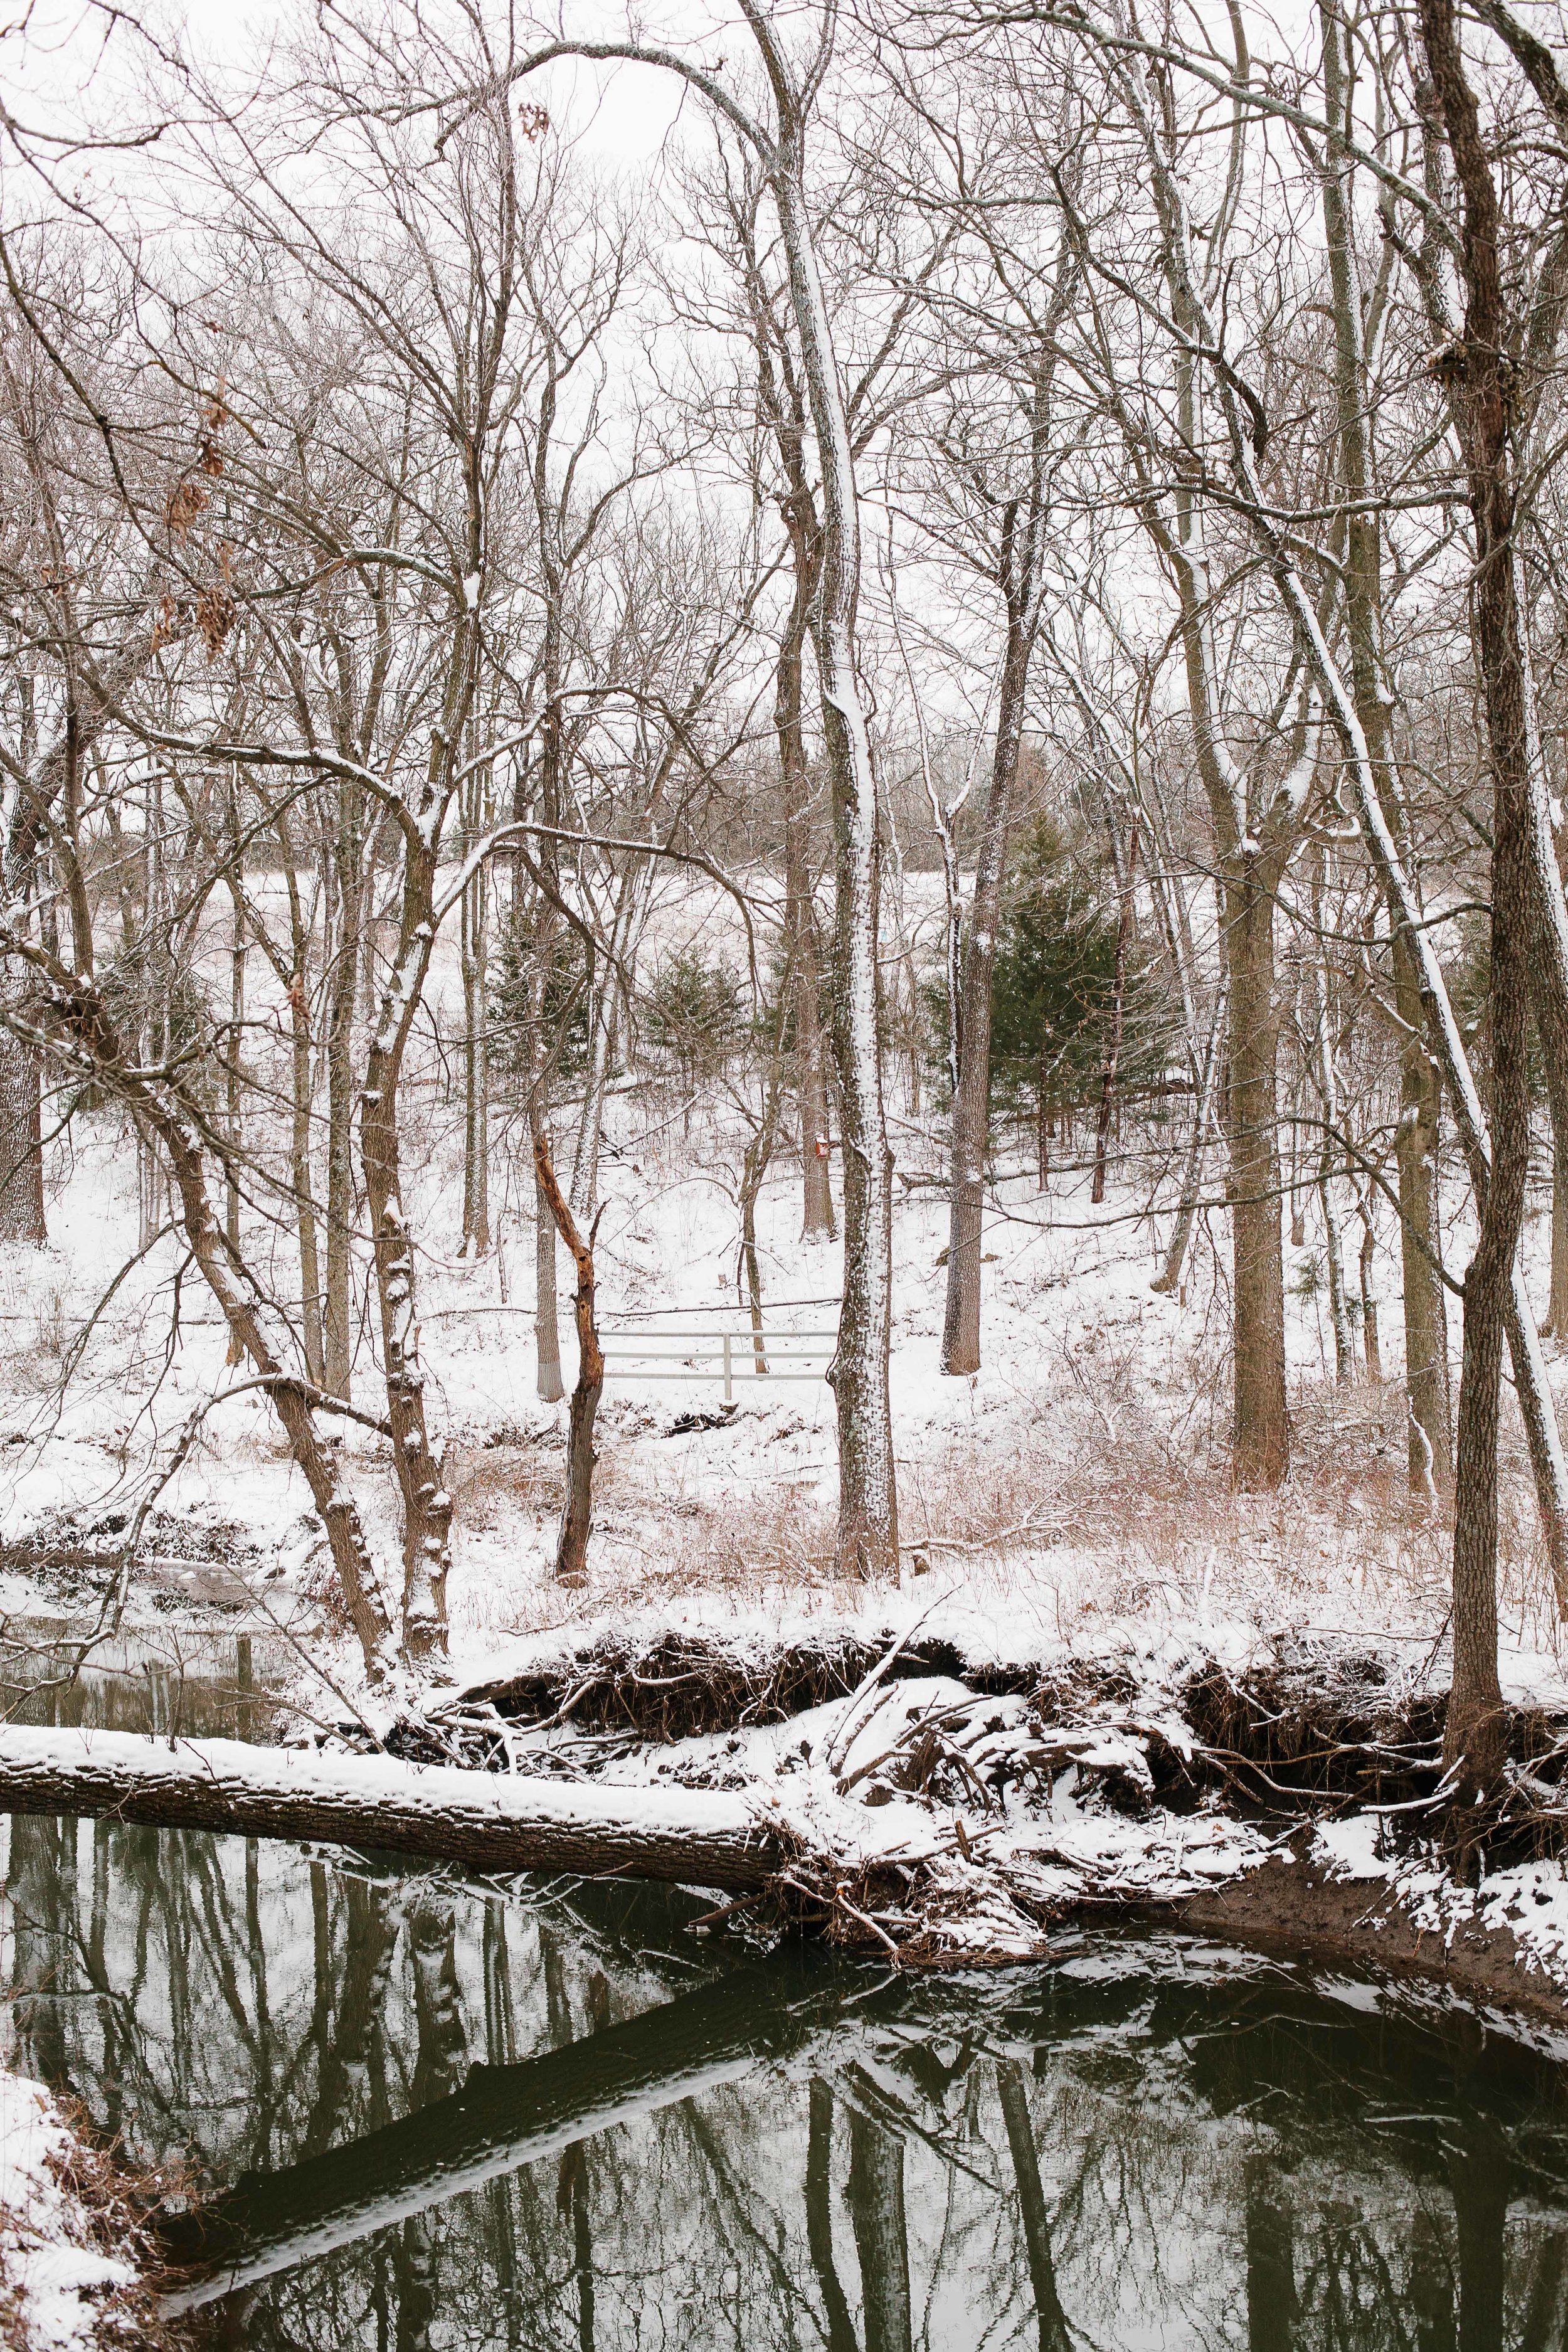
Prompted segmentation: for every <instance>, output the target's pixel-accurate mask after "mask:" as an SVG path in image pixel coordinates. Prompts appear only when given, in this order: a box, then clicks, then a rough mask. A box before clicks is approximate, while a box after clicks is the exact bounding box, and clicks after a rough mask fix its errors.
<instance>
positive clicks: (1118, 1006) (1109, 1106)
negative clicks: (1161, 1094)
mask: <svg viewBox="0 0 1568 2352" xmlns="http://www.w3.org/2000/svg"><path fill="white" fill-rule="evenodd" d="M1137 873H1138V813H1137V811H1136V810H1134V811H1133V813H1132V822H1131V825H1130V826H1129V827H1128V834H1127V872H1126V874H1125V876H1124V877H1123V878H1122V884H1121V915H1120V917H1119V919H1118V921H1117V925H1116V971H1115V978H1114V981H1113V982H1112V988H1111V1000H1110V1044H1109V1045H1108V1046H1107V1047H1106V1053H1105V1067H1104V1069H1103V1071H1102V1072H1101V1075H1100V1119H1099V1123H1098V1125H1097V1127H1096V1129H1095V1136H1094V1184H1093V1187H1092V1190H1091V1192H1090V1194H1089V1198H1090V1200H1091V1201H1092V1202H1094V1204H1095V1206H1096V1207H1097V1208H1098V1207H1099V1205H1100V1202H1102V1201H1103V1200H1104V1198H1105V1167H1106V1160H1107V1158H1108V1156H1109V1153H1110V1114H1111V1112H1112V1110H1113V1109H1114V1108H1115V1105H1116V1073H1117V1070H1118V1068H1119V1066H1120V1065H1121V1032H1122V1027H1123V1024H1124V1021H1125V1016H1126V1003H1127V960H1128V957H1129V955H1130V954H1131V948H1132V926H1133V921H1134V918H1135V916H1136V913H1137V903H1136V897H1135V882H1136V877H1137Z"/></svg>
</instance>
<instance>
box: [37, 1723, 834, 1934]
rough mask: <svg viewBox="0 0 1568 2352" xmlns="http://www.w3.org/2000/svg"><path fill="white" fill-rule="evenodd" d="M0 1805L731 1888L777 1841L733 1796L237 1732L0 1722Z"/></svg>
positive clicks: (754, 1874)
mask: <svg viewBox="0 0 1568 2352" xmlns="http://www.w3.org/2000/svg"><path fill="white" fill-rule="evenodd" d="M0 1811H4V1812H14V1813H77V1814H85V1815H89V1816H93V1817H99V1816H107V1817H109V1818H110V1819H112V1820H115V1821H121V1822H137V1823H141V1824H142V1825H144V1826H146V1827H148V1828H152V1829H184V1830H216V1831H219V1832H231V1833H233V1834H235V1835H237V1836H242V1837H265V1838H287V1839H292V1840H301V1839H320V1840H322V1841H325V1842H327V1843H337V1844H342V1845H354V1846H368V1847H371V1848H374V1849H375V1850H377V1851H379V1852H382V1853H406V1854H416V1855H417V1856H419V1857H420V1858H421V1859H423V1860H426V1861H433V1862H452V1863H458V1864H462V1866H463V1867H464V1868H466V1869H469V1870H483V1871H508V1870H552V1871H570V1872H572V1873H574V1874H575V1875H577V1876H579V1877H583V1878H611V1877H621V1876H625V1877H631V1878H659V1879H667V1880H674V1881H675V1882H677V1883H678V1884H681V1885H699V1886H717V1887H724V1888H732V1889H735V1890H737V1891H740V1892H745V1891H746V1890H748V1889H750V1888H752V1887H759V1886H765V1885H767V1884H768V1882H769V1880H770V1879H771V1878H772V1877H773V1874H775V1873H776V1872H777V1871H778V1870H780V1869H781V1868H782V1867H783V1866H784V1863H785V1861H786V1860H787V1858H788V1857H787V1855H786V1853H785V1850H784V1842H783V1840H782V1839H781V1838H780V1836H779V1834H778V1832H776V1831H775V1830H770V1829H768V1828H766V1827H764V1826H763V1825H762V1824H761V1823H760V1822H759V1821H758V1820H757V1817H756V1814H755V1811H754V1809H753V1808H752V1806H751V1805H750V1804H749V1803H748V1801H746V1799H745V1798H744V1797H742V1796H731V1795H726V1794H721V1793H720V1792H718V1791H714V1790H704V1789H681V1788H665V1789H638V1788H606V1787H605V1786H604V1784H603V1783H602V1782H596V1783H595V1784H594V1785H593V1786H591V1787H590V1786H585V1785H584V1783H583V1782H581V1781H575V1780H547V1779H544V1778H538V1779H534V1778H524V1777H523V1776H522V1775H521V1774H516V1773H499V1772H468V1771H462V1770H458V1769H454V1768H453V1767H451V1766H449V1765H428V1764H405V1763H401V1762H399V1761H397V1760H396V1759H395V1758H392V1757H384V1756H321V1755H318V1754H316V1753H314V1752H310V1753H307V1752H303V1751H301V1750H300V1749H297V1748H253V1747H249V1746H247V1744H246V1743H245V1742H244V1741H241V1740H237V1739H165V1738H142V1737H140V1736H138V1735H136V1734H133V1733H130V1732H113V1731H59V1730H47V1731H43V1730H40V1731H35V1730H28V1729H24V1728H22V1727H20V1726H17V1725H6V1726H5V1727H3V1728H0Z"/></svg>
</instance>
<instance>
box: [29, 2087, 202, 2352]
mask: <svg viewBox="0 0 1568 2352" xmlns="http://www.w3.org/2000/svg"><path fill="white" fill-rule="evenodd" d="M0 2341H3V2342H4V2343H5V2345H7V2346H8V2347H15V2352H110V2347H119V2346H135V2345H151V2344H153V2343H156V2342H162V2341H163V2336H162V2334H161V2333H159V2334H154V2333H153V2321H152V2302H151V2297H150V2296H149V2295H148V2294H146V2293H145V2292H144V2291H143V2290H142V2287H141V2285H140V2284H139V2276H138V2271H137V2264H136V2249H135V2244H134V2241H133V2237H132V2222H131V2217H130V2215H129V2214H128V2212H127V2211H126V2210H124V2208H123V2205H122V2203H121V2200H120V2199H119V2197H118V2195H117V2194H116V2193H115V2190H114V2189H113V2186H112V2175H111V2173H110V2168H109V2167H108V2165H107V2164H106V2162H105V2160H104V2159H103V2158H101V2157H100V2156H99V2155H97V2154H96V2152H94V2151H92V2150H89V2149H87V2148H85V2147H83V2146H82V2145H81V2143H80V2142H79V2140H78V2139H77V2138H76V2137H75V2135H74V2134H73V2132H72V2131H71V2129H70V2127H69V2126H68V2123H67V2122H66V2119H65V2117H64V2116H62V2114H61V2112H60V2109H59V2107H58V2105H57V2103H56V2101H55V2100H54V2099H53V2098H52V2097H51V2096H50V2095H49V2093H48V2092H47V2090H45V2089H44V2087H43V2085H42V2084H38V2083H32V2082H28V2081H27V2080H26V2079H25V2077H23V2076H21V2075H18V2074H7V2073H5V2072H4V2071H3V2070H0Z"/></svg>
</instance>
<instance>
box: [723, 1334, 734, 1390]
mask: <svg viewBox="0 0 1568 2352" xmlns="http://www.w3.org/2000/svg"><path fill="white" fill-rule="evenodd" d="M734 1401H735V1390H734V1385H733V1382H732V1381H731V1373H730V1334H729V1333H728V1331H726V1332H725V1334H724V1402H725V1403H726V1404H732V1403H733V1402H734Z"/></svg>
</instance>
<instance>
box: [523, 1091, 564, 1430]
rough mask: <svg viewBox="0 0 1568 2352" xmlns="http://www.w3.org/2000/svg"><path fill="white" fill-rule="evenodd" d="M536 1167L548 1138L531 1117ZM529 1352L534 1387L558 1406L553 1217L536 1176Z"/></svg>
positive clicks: (540, 1121) (558, 1315)
mask: <svg viewBox="0 0 1568 2352" xmlns="http://www.w3.org/2000/svg"><path fill="white" fill-rule="evenodd" d="M530 1134H531V1140H532V1145H533V1155H534V1160H535V1162H536V1163H537V1160H538V1157H539V1153H540V1151H541V1150H544V1151H546V1152H548V1150H549V1149H550V1144H549V1138H548V1135H547V1132H546V1129H545V1125H544V1121H543V1119H542V1118H541V1117H540V1116H539V1115H538V1114H537V1113H535V1115H534V1117H533V1118H532V1120H531V1126H530ZM533 1349H534V1358H535V1365H536V1370H535V1374H534V1386H535V1388H536V1390H537V1391H538V1393H539V1396H540V1398H541V1400H542V1402H543V1403H545V1404H559V1403H560V1402H561V1400H562V1398H563V1396H564V1395H565V1393H566V1383H565V1381H563V1379H562V1377H561V1310H560V1303H559V1300H558V1299H557V1297H556V1291H555V1216H554V1212H553V1211H552V1208H551V1206H550V1201H549V1197H548V1195H547V1194H546V1192H545V1190H544V1187H543V1185H542V1183H541V1182H540V1181H539V1177H538V1173H537V1167H536V1172H535V1175H534V1180H533Z"/></svg>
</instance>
